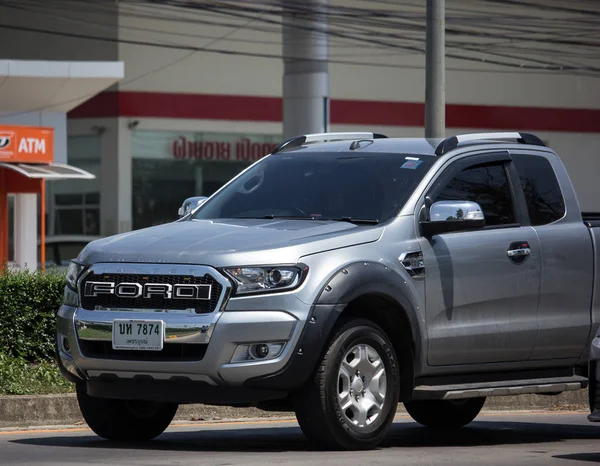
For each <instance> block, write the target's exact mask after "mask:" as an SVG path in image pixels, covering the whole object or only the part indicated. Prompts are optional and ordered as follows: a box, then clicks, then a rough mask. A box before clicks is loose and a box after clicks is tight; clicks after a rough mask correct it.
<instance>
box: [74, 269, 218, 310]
mask: <svg viewBox="0 0 600 466" xmlns="http://www.w3.org/2000/svg"><path fill="white" fill-rule="evenodd" d="M87 282H110V283H114V284H115V285H118V284H119V283H140V284H142V285H143V284H144V283H161V284H169V285H177V284H189V285H211V294H210V299H206V300H196V299H186V298H178V299H167V298H165V297H163V296H159V295H153V296H150V297H148V298H144V297H139V298H122V297H119V296H115V295H114V294H98V296H85V293H82V295H83V296H82V297H81V306H82V307H83V308H84V309H88V310H95V309H97V308H106V309H148V310H163V309H170V310H175V309H194V310H195V312H196V313H198V314H207V313H210V312H213V311H214V310H215V309H216V307H217V304H218V302H219V297H220V296H221V292H222V291H223V287H222V285H221V284H220V283H219V282H218V281H217V280H216V279H215V278H214V277H212V276H211V275H209V274H206V275H204V276H202V277H198V276H186V275H141V274H138V275H131V274H95V273H90V274H88V275H86V276H85V278H84V279H83V281H82V283H81V290H82V291H83V290H85V284H86V283H87Z"/></svg>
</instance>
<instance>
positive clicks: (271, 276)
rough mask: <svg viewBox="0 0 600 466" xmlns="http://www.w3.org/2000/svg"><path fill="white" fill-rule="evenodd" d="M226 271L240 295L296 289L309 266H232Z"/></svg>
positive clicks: (236, 292)
mask: <svg viewBox="0 0 600 466" xmlns="http://www.w3.org/2000/svg"><path fill="white" fill-rule="evenodd" d="M224 271H225V273H226V274H227V275H228V276H229V277H231V279H232V280H233V282H234V284H235V294H238V295H239V294H250V293H265V292H270V291H285V290H291V289H294V288H296V287H298V286H299V285H300V284H301V283H302V280H303V279H304V276H305V275H306V272H308V267H304V268H300V267H288V266H282V267H232V268H226V269H224Z"/></svg>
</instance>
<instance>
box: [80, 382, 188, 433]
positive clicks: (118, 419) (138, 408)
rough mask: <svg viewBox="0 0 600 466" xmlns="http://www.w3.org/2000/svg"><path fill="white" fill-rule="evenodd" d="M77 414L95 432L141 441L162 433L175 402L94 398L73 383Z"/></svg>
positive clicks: (174, 411)
mask: <svg viewBox="0 0 600 466" xmlns="http://www.w3.org/2000/svg"><path fill="white" fill-rule="evenodd" d="M77 402H78V403H79V409H80V410H81V414H82V415H83V418H84V419H85V422H86V423H87V424H88V426H89V427H90V429H92V430H93V431H94V432H95V433H96V434H97V435H99V436H100V437H103V438H105V439H107V440H121V441H142V440H150V439H153V438H154V437H157V436H159V435H160V434H162V433H163V432H164V431H165V429H166V428H167V427H169V424H170V423H171V421H172V420H173V418H174V417H175V413H176V412H177V407H178V405H177V404H174V403H158V402H152V401H128V400H113V399H109V398H96V397H92V396H89V395H88V394H87V393H85V388H84V387H83V386H82V385H81V384H78V385H77Z"/></svg>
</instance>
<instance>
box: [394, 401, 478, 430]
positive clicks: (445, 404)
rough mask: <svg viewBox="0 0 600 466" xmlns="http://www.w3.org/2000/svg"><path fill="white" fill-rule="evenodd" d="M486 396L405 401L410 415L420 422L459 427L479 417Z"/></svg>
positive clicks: (445, 426) (444, 426) (431, 425)
mask: <svg viewBox="0 0 600 466" xmlns="http://www.w3.org/2000/svg"><path fill="white" fill-rule="evenodd" d="M484 404H485V397H481V398H466V399H462V400H414V401H410V402H406V403H404V407H405V408H406V411H407V412H408V414H410V417H412V418H413V419H414V420H415V421H417V422H418V423H419V424H422V425H424V426H426V427H434V428H457V427H463V426H466V425H467V424H469V423H470V422H471V421H473V419H475V418H476V417H477V415H478V414H479V412H480V411H481V409H482V408H483V405H484Z"/></svg>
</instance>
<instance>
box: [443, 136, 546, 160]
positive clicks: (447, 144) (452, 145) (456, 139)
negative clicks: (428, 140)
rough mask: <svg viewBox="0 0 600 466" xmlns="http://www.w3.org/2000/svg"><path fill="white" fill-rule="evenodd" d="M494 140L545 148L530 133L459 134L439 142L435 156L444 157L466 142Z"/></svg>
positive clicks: (539, 140)
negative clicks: (510, 140)
mask: <svg viewBox="0 0 600 466" xmlns="http://www.w3.org/2000/svg"><path fill="white" fill-rule="evenodd" d="M496 139H513V140H516V141H517V142H518V143H520V144H531V145H534V146H546V144H544V142H543V141H542V140H541V139H540V138H538V137H537V136H536V135H535V134H531V133H518V132H508V133H500V132H498V133H472V134H459V135H456V136H451V137H449V138H446V139H444V140H443V141H442V142H440V143H439V144H438V146H437V148H436V149H435V155H444V154H446V153H448V152H450V151H451V150H454V149H456V148H457V147H458V146H459V145H460V144H461V143H463V142H468V141H479V140H481V141H483V140H496Z"/></svg>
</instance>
